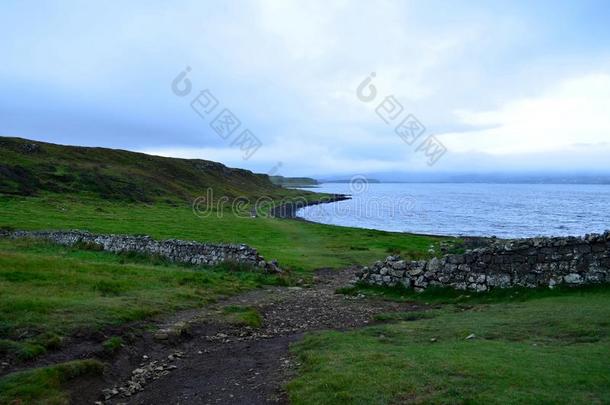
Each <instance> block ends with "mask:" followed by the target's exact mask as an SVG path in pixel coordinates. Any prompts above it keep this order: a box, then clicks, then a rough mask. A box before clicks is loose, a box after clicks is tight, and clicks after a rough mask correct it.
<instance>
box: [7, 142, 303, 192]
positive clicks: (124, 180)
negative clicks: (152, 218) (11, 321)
mask: <svg viewBox="0 0 610 405" xmlns="http://www.w3.org/2000/svg"><path fill="white" fill-rule="evenodd" d="M208 188H212V189H213V190H214V194H215V196H218V197H220V196H227V197H229V198H230V199H234V198H236V197H241V196H244V197H247V198H258V197H261V196H270V197H272V198H279V197H282V196H286V195H290V194H291V193H294V192H293V191H291V190H285V189H283V188H282V187H280V186H279V185H275V184H273V183H272V182H271V181H270V180H269V177H268V176H267V175H264V174H255V173H252V172H251V171H249V170H242V169H232V168H229V167H226V166H224V165H223V164H220V163H216V162H210V161H207V160H200V159H176V158H167V157H161V156H151V155H146V154H143V153H136V152H129V151H124V150H116V149H106V148H87V147H79V146H62V145H55V144H50V143H44V142H38V141H31V140H27V139H21V138H5V137H0V193H3V194H11V195H21V196H35V195H40V194H44V193H60V194H79V195H87V196H93V197H99V198H102V199H104V200H120V201H129V202H154V201H168V200H169V201H179V200H181V201H185V200H186V201H190V200H192V199H193V198H194V197H196V196H199V195H204V193H205V191H206V190H207V189H208ZM301 194H302V193H301Z"/></svg>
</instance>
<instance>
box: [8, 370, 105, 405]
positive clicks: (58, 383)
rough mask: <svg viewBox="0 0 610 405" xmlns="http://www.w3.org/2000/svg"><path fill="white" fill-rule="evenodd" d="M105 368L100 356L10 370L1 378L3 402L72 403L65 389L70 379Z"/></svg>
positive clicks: (96, 372)
mask: <svg viewBox="0 0 610 405" xmlns="http://www.w3.org/2000/svg"><path fill="white" fill-rule="evenodd" d="M103 371H104V365H103V364H102V363H100V362H99V361H97V360H76V361H71V362H67V363H61V364H57V365H54V366H50V367H43V368H36V369H32V370H28V371H21V372H17V373H13V374H9V375H7V376H5V377H3V378H1V379H0V404H15V405H16V404H40V405H42V404H54V405H63V404H69V403H70V398H69V396H68V394H67V393H66V392H64V391H63V390H62V387H63V386H64V385H65V384H66V383H67V382H69V381H70V380H73V379H75V378H77V377H80V376H84V375H98V374H101V373H102V372H103Z"/></svg>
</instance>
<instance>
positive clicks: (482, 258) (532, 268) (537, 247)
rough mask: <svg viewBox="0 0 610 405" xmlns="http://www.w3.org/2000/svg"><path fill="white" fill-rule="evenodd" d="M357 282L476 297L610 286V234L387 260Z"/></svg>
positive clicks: (365, 271)
mask: <svg viewBox="0 0 610 405" xmlns="http://www.w3.org/2000/svg"><path fill="white" fill-rule="evenodd" d="M358 280H359V281H360V282H363V283H366V284H372V285H380V286H389V287H393V286H398V285H402V286H404V287H406V288H412V289H414V290H416V291H423V290H425V289H426V288H429V287H451V288H454V289H458V290H469V291H477V292H482V291H488V290H490V289H493V288H509V287H528V288H536V287H550V288H553V287H555V286H557V285H560V284H567V285H572V286H577V285H582V284H594V283H604V282H610V232H609V231H607V232H605V233H603V234H599V235H598V234H592V235H586V236H584V237H582V238H576V237H566V238H529V239H514V240H491V241H490V242H489V244H488V245H487V246H484V247H478V248H476V249H471V250H468V251H466V252H465V253H463V254H446V255H444V256H443V257H441V258H433V259H430V260H428V261H425V260H420V261H405V260H402V259H401V258H400V257H398V256H388V257H387V258H386V259H385V260H384V261H378V262H376V263H374V264H373V265H372V266H370V267H364V268H363V269H362V270H361V271H360V273H359V274H358Z"/></svg>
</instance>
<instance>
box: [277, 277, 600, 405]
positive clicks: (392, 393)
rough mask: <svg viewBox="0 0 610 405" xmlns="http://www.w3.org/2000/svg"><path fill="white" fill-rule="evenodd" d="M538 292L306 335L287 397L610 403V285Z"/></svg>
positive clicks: (297, 350)
mask: <svg viewBox="0 0 610 405" xmlns="http://www.w3.org/2000/svg"><path fill="white" fill-rule="evenodd" d="M536 295H537V294H536V293H530V296H529V298H528V299H525V300H522V301H515V302H507V301H506V299H507V298H508V296H504V297H502V298H500V297H498V299H497V300H496V303H494V304H475V305H472V306H468V307H463V306H461V307H460V306H456V307H454V306H447V307H444V308H443V309H439V310H436V311H432V312H429V313H427V314H426V316H421V317H413V318H408V317H407V315H408V314H405V318H404V319H410V321H400V322H397V323H393V324H386V325H382V326H374V327H369V328H365V329H362V330H358V331H354V332H345V333H341V332H325V333H319V334H313V335H309V336H307V337H306V338H305V339H304V340H303V341H302V342H300V343H298V344H297V345H296V346H294V348H293V350H294V352H295V353H296V354H297V355H298V357H299V358H300V360H301V361H302V362H303V366H302V367H301V370H300V374H299V377H298V378H297V379H295V380H294V381H292V382H291V383H290V384H289V386H288V389H289V393H290V397H291V399H292V401H293V403H295V404H395V403H433V404H434V403H439V404H440V403H452V404H461V403H476V404H490V403H491V404H518V403H553V404H571V403H592V404H601V403H609V402H610V362H608V359H609V358H610V322H609V321H608V320H609V319H610V288H608V287H602V288H596V289H587V290H583V291H578V290H572V291H568V292H560V293H555V294H551V295H549V293H548V292H546V291H544V292H542V293H541V294H540V296H539V297H536ZM427 298H433V297H427ZM480 298H481V297H478V298H475V300H474V301H473V302H477V300H480ZM436 299H437V300H439V301H441V300H442V297H439V296H437V297H436ZM454 299H455V297H454V296H449V297H446V300H447V301H451V300H454ZM387 319H400V317H398V316H396V315H393V316H391V317H387ZM470 334H474V335H476V337H475V338H472V339H466V337H467V336H469V335H470Z"/></svg>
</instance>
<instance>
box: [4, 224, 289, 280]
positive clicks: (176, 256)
mask: <svg viewBox="0 0 610 405" xmlns="http://www.w3.org/2000/svg"><path fill="white" fill-rule="evenodd" d="M0 236H4V237H10V238H34V239H44V240H48V241H51V242H54V243H57V244H60V245H67V246H74V245H78V244H86V245H91V246H97V247H99V248H100V249H103V250H106V251H109V252H113V253H121V252H136V253H141V254H146V255H157V256H160V257H163V258H165V259H167V260H169V261H172V262H177V263H187V264H193V265H205V266H213V265H217V264H220V263H223V262H235V263H240V264H245V265H248V266H252V268H254V269H257V270H260V271H261V272H266V273H279V272H281V269H280V268H279V267H278V265H277V262H276V261H275V260H271V261H269V262H267V261H266V260H265V259H264V258H263V257H262V256H261V255H259V254H258V252H257V250H256V249H254V248H251V247H249V246H247V245H243V244H241V245H225V244H210V243H198V242H191V241H184V240H178V239H168V240H162V241H156V240H154V239H152V238H151V237H150V236H129V235H96V234H92V233H89V232H83V231H15V232H4V233H3V234H2V233H0Z"/></svg>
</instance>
